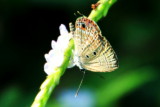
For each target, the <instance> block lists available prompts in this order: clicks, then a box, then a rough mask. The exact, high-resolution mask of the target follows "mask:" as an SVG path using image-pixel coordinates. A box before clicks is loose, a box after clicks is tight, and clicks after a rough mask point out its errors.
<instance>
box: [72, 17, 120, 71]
mask: <svg viewBox="0 0 160 107" xmlns="http://www.w3.org/2000/svg"><path fill="white" fill-rule="evenodd" d="M70 31H71V33H72V35H73V40H74V45H75V50H74V53H73V54H74V56H73V63H74V65H76V66H78V67H79V68H80V69H86V70H89V71H93V72H111V71H113V70H115V69H117V68H118V59H117V56H116V53H115V51H114V50H113V48H112V46H111V45H110V43H109V41H108V40H107V39H106V38H105V37H104V36H102V33H101V30H100V28H99V26H98V25H97V24H96V22H94V21H93V20H91V19H89V18H87V17H85V16H82V17H79V18H77V20H76V22H75V28H74V26H73V24H72V23H70Z"/></svg>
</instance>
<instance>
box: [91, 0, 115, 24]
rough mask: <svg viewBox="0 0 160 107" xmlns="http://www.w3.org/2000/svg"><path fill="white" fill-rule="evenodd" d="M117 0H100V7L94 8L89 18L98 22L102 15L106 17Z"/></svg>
mask: <svg viewBox="0 0 160 107" xmlns="http://www.w3.org/2000/svg"><path fill="white" fill-rule="evenodd" d="M116 1H117V0H99V1H98V3H99V5H98V7H97V8H96V9H93V10H92V11H91V13H90V15H89V16H88V18H89V19H91V20H94V21H95V22H98V21H99V20H100V19H101V18H102V17H105V16H106V15H107V13H108V10H109V8H110V7H111V6H112V5H113V4H114V3H115V2H116Z"/></svg>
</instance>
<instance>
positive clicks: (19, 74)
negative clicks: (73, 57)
mask: <svg viewBox="0 0 160 107" xmlns="http://www.w3.org/2000/svg"><path fill="white" fill-rule="evenodd" d="M92 3H96V0H23V1H22V0H21V1H19V0H14V1H12V0H3V1H1V3H0V106H1V107H29V106H30V105H31V103H32V102H33V99H34V97H35V96H36V94H37V92H38V91H39V87H40V84H41V83H42V82H43V81H44V80H45V78H46V74H45V73H44V71H43V66H44V63H45V59H44V54H45V53H48V51H49V50H50V49H51V40H56V39H57V37H58V36H59V25H60V24H62V23H63V24H65V25H66V26H67V28H68V23H69V22H75V20H76V18H77V17H78V16H75V15H74V13H76V11H80V12H81V13H82V14H84V15H86V16H87V15H89V13H90V11H91V8H90V6H91V4H92ZM98 25H99V26H100V28H101V30H102V34H103V35H104V36H105V37H106V38H107V39H108V40H109V41H110V43H111V44H112V46H113V48H114V50H115V51H116V53H117V56H118V58H119V65H120V67H119V69H118V70H116V71H114V72H111V73H94V72H89V71H87V73H86V75H85V79H84V82H83V85H82V87H81V90H80V92H79V96H78V97H77V98H76V99H75V98H74V94H75V92H76V90H77V88H78V85H79V82H80V80H81V78H82V75H83V73H82V72H80V70H79V69H78V68H77V67H74V68H71V69H67V71H66V72H65V74H64V75H63V76H62V78H61V81H60V84H59V85H58V86H57V87H56V88H55V90H54V92H53V94H52V95H51V97H50V99H49V102H48V103H47V106H46V107H159V106H160V78H159V76H160V69H159V67H160V62H159V61H160V57H159V55H160V50H159V47H160V45H159V43H160V37H159V36H160V0H118V2H117V3H116V4H114V5H113V6H112V7H111V9H110V10H109V13H108V15H107V17H105V18H102V19H101V20H100V21H99V22H98ZM99 75H100V76H99ZM101 76H103V78H101Z"/></svg>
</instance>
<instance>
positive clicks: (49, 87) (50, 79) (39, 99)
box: [31, 40, 74, 107]
mask: <svg viewBox="0 0 160 107" xmlns="http://www.w3.org/2000/svg"><path fill="white" fill-rule="evenodd" d="M73 48H74V42H73V40H70V42H69V45H68V48H67V49H66V50H65V52H64V61H63V63H62V65H61V66H60V67H58V68H55V71H56V72H54V73H53V74H51V75H48V76H47V78H46V80H45V81H44V82H43V83H42V85H41V87H40V91H39V93H38V94H37V96H36V98H35V99H34V102H33V103H32V105H31V107H45V104H46V103H47V101H48V98H49V96H50V95H51V93H52V91H53V89H54V88H55V86H56V85H58V84H59V81H60V77H61V76H62V75H63V73H64V72H65V69H66V68H67V66H68V63H69V60H70V56H71V54H72V50H73Z"/></svg>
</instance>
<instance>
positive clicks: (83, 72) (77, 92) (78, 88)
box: [75, 70, 85, 98]
mask: <svg viewBox="0 0 160 107" xmlns="http://www.w3.org/2000/svg"><path fill="white" fill-rule="evenodd" d="M82 72H83V77H82V79H81V82H80V84H79V86H78V89H77V91H76V94H75V98H76V97H77V96H78V93H79V90H80V88H81V85H82V83H83V80H84V75H85V71H84V70H82Z"/></svg>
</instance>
